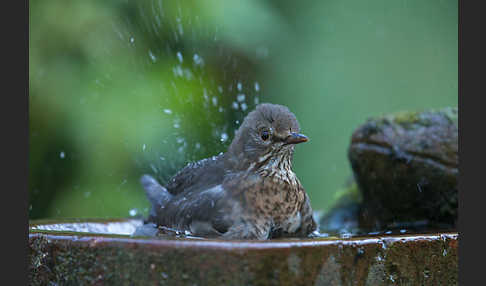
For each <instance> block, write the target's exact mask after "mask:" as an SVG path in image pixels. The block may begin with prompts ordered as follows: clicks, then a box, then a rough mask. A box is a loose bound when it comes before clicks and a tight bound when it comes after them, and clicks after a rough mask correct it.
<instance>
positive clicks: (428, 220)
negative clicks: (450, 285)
mask: <svg viewBox="0 0 486 286" xmlns="http://www.w3.org/2000/svg"><path fill="white" fill-rule="evenodd" d="M457 118H458V117H457V108H445V109H441V110H438V111H427V112H421V113H418V112H402V113H397V114H392V115H388V116H384V117H382V118H376V119H370V120H368V121H367V122H366V123H365V124H363V125H362V126H360V127H359V128H358V129H357V130H356V131H355V132H354V133H353V135H352V138H351V145H350V147H349V150H348V156H349V160H350V163H351V167H352V169H353V173H354V177H355V180H356V182H357V185H358V187H359V190H360V192H361V195H362V204H361V210H360V213H359V225H360V227H362V228H366V229H369V230H383V229H386V228H397V227H407V226H408V227H416V226H417V225H418V226H422V227H429V228H430V227H434V228H440V229H454V228H455V224H456V220H457V192H458V174H459V170H458V121H457Z"/></svg>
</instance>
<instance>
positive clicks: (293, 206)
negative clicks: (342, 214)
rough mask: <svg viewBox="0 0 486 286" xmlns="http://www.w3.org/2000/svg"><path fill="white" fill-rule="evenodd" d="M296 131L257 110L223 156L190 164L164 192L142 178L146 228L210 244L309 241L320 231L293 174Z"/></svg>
mask: <svg viewBox="0 0 486 286" xmlns="http://www.w3.org/2000/svg"><path fill="white" fill-rule="evenodd" d="M299 131H300V130H299V124H298V122H297V119H296V118H295V116H294V114H293V113H291V112H290V111H289V110H288V108H286V107H284V106H281V105H275V104H260V105H258V106H257V107H256V109H255V110H254V111H252V112H250V113H249V114H248V115H247V117H246V118H245V120H244V121H243V123H242V125H241V126H240V128H239V129H238V131H237V132H236V134H235V138H234V139H233V141H232V143H231V145H230V146H229V148H228V151H227V152H226V153H224V154H222V155H219V156H215V157H212V158H208V159H204V160H201V161H198V162H196V163H190V164H189V165H187V166H186V167H185V168H183V169H182V170H180V171H179V172H178V173H177V174H176V175H175V176H174V177H172V179H170V180H169V183H168V184H167V185H166V186H165V188H164V187H162V186H161V185H160V184H159V183H158V182H157V181H156V180H155V179H153V178H152V177H150V176H149V175H144V176H143V177H142V179H141V182H142V185H143V186H144V188H145V190H146V193H147V197H148V198H149V200H150V202H151V203H152V209H151V213H150V216H149V218H148V221H149V222H153V223H155V224H157V225H159V226H165V227H169V228H175V229H177V230H181V231H190V232H191V233H192V234H194V235H198V236H207V237H222V238H231V239H268V238H277V237H306V236H308V235H309V234H310V233H311V232H313V231H314V230H315V229H316V227H317V226H316V223H315V221H314V219H313V218H312V208H311V206H310V202H309V198H308V196H307V194H306V193H305V191H304V188H303V187H302V185H301V183H300V181H299V180H298V178H297V176H296V175H295V173H294V172H293V171H292V155H293V152H294V146H295V144H298V143H301V142H306V141H307V137H305V136H304V135H301V134H299Z"/></svg>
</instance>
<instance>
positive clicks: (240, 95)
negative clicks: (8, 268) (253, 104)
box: [236, 93, 245, 102]
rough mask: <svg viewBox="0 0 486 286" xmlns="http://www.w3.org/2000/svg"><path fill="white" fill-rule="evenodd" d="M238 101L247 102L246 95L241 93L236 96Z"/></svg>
mask: <svg viewBox="0 0 486 286" xmlns="http://www.w3.org/2000/svg"><path fill="white" fill-rule="evenodd" d="M236 100H238V101H239V102H243V101H245V95H244V94H242V93H240V94H238V95H237V96H236Z"/></svg>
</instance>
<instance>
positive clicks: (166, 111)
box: [164, 109, 172, 114]
mask: <svg viewBox="0 0 486 286" xmlns="http://www.w3.org/2000/svg"><path fill="white" fill-rule="evenodd" d="M164 113H165V114H172V110H170V109H164Z"/></svg>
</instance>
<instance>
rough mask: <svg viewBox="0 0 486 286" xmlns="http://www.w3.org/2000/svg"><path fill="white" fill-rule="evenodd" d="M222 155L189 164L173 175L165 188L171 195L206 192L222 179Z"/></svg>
mask: <svg viewBox="0 0 486 286" xmlns="http://www.w3.org/2000/svg"><path fill="white" fill-rule="evenodd" d="M222 156H223V155H219V156H213V157H211V158H207V159H203V160H200V161H197V162H195V163H189V164H188V165H187V166H185V167H184V168H182V169H181V170H180V171H179V172H177V174H175V175H174V176H173V177H172V178H171V179H170V180H169V182H168V183H167V185H166V186H165V187H166V189H167V191H168V192H169V193H171V194H172V195H178V194H180V193H182V192H187V191H189V190H190V191H197V190H206V189H208V188H211V187H213V186H216V185H218V184H221V183H222V182H223V179H224V174H225V171H224V164H223V160H222V159H223V158H222Z"/></svg>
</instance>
